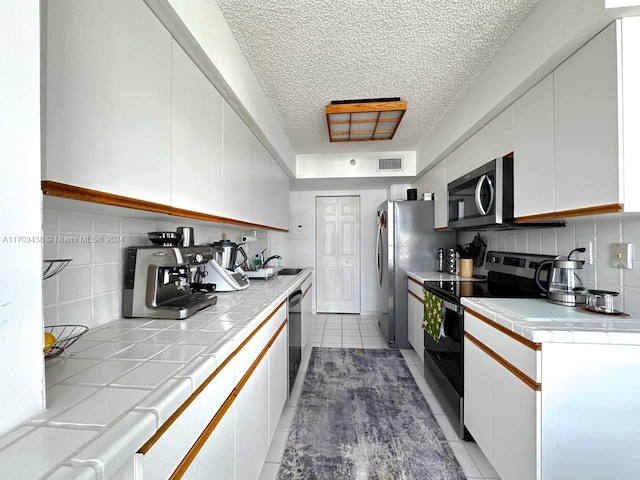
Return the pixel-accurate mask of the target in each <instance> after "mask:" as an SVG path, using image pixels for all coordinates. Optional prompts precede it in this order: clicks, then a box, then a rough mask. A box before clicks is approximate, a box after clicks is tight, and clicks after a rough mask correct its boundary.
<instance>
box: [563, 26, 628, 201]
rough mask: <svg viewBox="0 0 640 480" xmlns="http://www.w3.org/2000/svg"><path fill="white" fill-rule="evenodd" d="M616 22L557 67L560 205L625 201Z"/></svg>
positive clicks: (618, 40) (618, 41)
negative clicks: (621, 193)
mask: <svg viewBox="0 0 640 480" xmlns="http://www.w3.org/2000/svg"><path fill="white" fill-rule="evenodd" d="M619 43H620V39H619V32H618V30H617V25H616V24H615V23H614V24H612V25H611V26H609V27H608V28H606V29H605V30H604V31H602V32H601V33H600V34H599V35H598V36H597V37H595V38H594V39H593V40H591V41H590V42H589V43H587V44H586V45H585V46H584V47H582V48H581V49H580V50H578V51H577V52H576V53H575V54H574V55H572V56H571V57H569V59H567V60H566V61H565V62H564V63H563V64H562V65H560V66H559V67H558V68H557V69H556V70H555V71H554V102H555V103H554V116H555V158H556V163H555V177H556V210H568V209H574V208H583V207H591V206H596V205H605V204H610V203H618V202H621V198H620V197H619V193H618V192H619V189H620V183H619V181H620V172H619V168H618V165H619V154H620V152H619V151H618V137H619V132H618V126H619V123H618V118H619V115H620V111H619V108H618V106H619V99H618V83H619V81H620V78H619V76H618V68H619V64H618V61H619V51H620V49H619V48H620V46H619Z"/></svg>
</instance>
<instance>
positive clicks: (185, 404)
mask: <svg viewBox="0 0 640 480" xmlns="http://www.w3.org/2000/svg"><path fill="white" fill-rule="evenodd" d="M286 302H287V301H286V300H284V301H283V302H282V303H281V304H280V305H278V306H277V307H276V309H275V310H274V311H273V312H271V313H270V314H269V315H268V316H267V318H265V319H264V320H263V321H262V323H260V325H258V327H257V328H256V329H255V330H254V331H253V332H251V333H250V334H249V336H248V337H247V338H245V339H244V341H243V342H242V343H241V344H240V345H238V348H236V349H235V350H234V351H233V352H231V353H230V354H229V356H228V357H227V358H225V359H224V361H223V362H222V363H221V364H220V365H218V367H217V368H216V369H215V370H214V371H213V373H212V374H211V375H209V376H208V377H207V378H206V379H205V380H204V382H202V384H201V385H200V386H199V387H198V388H196V389H195V390H194V391H193V393H192V394H191V395H189V397H188V398H187V399H186V400H185V401H184V402H183V403H182V405H180V406H179V407H178V409H177V410H176V411H175V412H173V414H172V415H171V416H170V417H169V418H167V420H166V421H165V422H164V423H163V424H162V425H160V428H158V430H156V433H154V434H153V436H152V437H151V438H150V439H149V440H147V441H146V443H145V444H144V445H142V447H140V449H139V450H138V452H137V453H140V454H142V455H144V454H145V453H147V452H148V451H149V450H151V447H153V446H154V445H155V444H156V442H157V441H158V440H160V437H162V435H164V433H165V432H166V431H167V430H168V429H169V427H171V425H173V424H174V422H175V421H176V420H177V419H178V417H179V416H180V415H182V413H183V412H184V411H185V410H186V409H187V408H188V407H189V405H191V404H192V403H193V401H194V400H195V399H196V398H197V397H198V395H200V393H202V391H203V390H204V389H205V388H207V386H208V385H209V384H210V383H211V382H212V381H213V379H214V378H216V377H217V376H218V374H219V373H220V372H221V371H222V369H223V368H224V367H226V366H227V364H228V363H229V362H230V361H231V360H232V359H233V357H235V356H236V355H237V354H238V353H239V352H240V350H242V348H243V347H244V346H245V345H246V344H247V343H249V341H250V340H251V339H252V338H253V337H254V336H255V335H256V334H257V333H258V331H259V330H260V329H261V328H262V327H264V326H265V325H266V324H267V322H268V321H269V320H271V318H272V317H273V316H274V315H275V314H276V312H277V311H278V310H280V308H281V307H282V306H283V305H285V303H286ZM285 322H286V320H285Z"/></svg>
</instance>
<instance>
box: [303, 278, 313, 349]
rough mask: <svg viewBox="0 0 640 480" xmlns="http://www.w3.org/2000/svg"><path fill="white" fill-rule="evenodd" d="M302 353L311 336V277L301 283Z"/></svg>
mask: <svg viewBox="0 0 640 480" xmlns="http://www.w3.org/2000/svg"><path fill="white" fill-rule="evenodd" d="M302 294H303V295H304V296H303V297H302V325H301V327H302V333H301V336H302V351H303V352H304V351H306V349H307V345H308V344H309V337H310V336H311V329H312V322H313V306H312V302H311V298H312V293H311V277H309V278H308V279H307V280H305V281H304V282H303V283H302Z"/></svg>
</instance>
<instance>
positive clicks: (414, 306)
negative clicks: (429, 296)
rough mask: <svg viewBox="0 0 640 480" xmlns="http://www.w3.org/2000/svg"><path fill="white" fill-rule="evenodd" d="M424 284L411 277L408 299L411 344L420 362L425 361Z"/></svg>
mask: <svg viewBox="0 0 640 480" xmlns="http://www.w3.org/2000/svg"><path fill="white" fill-rule="evenodd" d="M422 298H423V293H422V284H420V283H418V282H416V281H415V280H413V279H412V278H411V277H409V297H408V299H407V302H408V303H407V321H408V323H409V326H408V336H409V343H410V344H411V346H412V347H413V349H414V350H415V351H416V353H417V354H418V356H419V357H420V360H424V330H423V328H422V321H423V319H424V300H422Z"/></svg>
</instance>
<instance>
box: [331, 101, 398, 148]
mask: <svg viewBox="0 0 640 480" xmlns="http://www.w3.org/2000/svg"><path fill="white" fill-rule="evenodd" d="M406 110H407V102H406V101H404V100H400V98H399V97H398V98H389V99H387V98H378V99H371V100H338V101H333V102H331V103H330V104H329V105H327V106H326V108H325V114H326V116H327V130H328V132H329V141H330V142H363V141H372V140H391V139H392V138H393V136H394V135H395V133H396V131H397V130H398V126H399V125H400V121H401V120H402V117H403V116H404V113H405V111H406ZM383 112H398V115H397V116H395V117H383V118H380V115H381V114H382V113H383ZM356 113H377V116H376V118H375V119H374V118H353V114H356ZM344 114H348V115H349V118H348V119H340V120H337V119H335V118H332V115H344ZM387 123H394V124H395V125H393V128H391V129H389V128H385V129H382V128H379V127H378V125H379V124H387ZM359 124H374V128H373V129H371V130H358V129H357V127H358V125H359ZM332 125H349V129H348V130H344V131H332V129H331V126H332ZM354 128H355V129H354ZM336 137H346V138H336Z"/></svg>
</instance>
